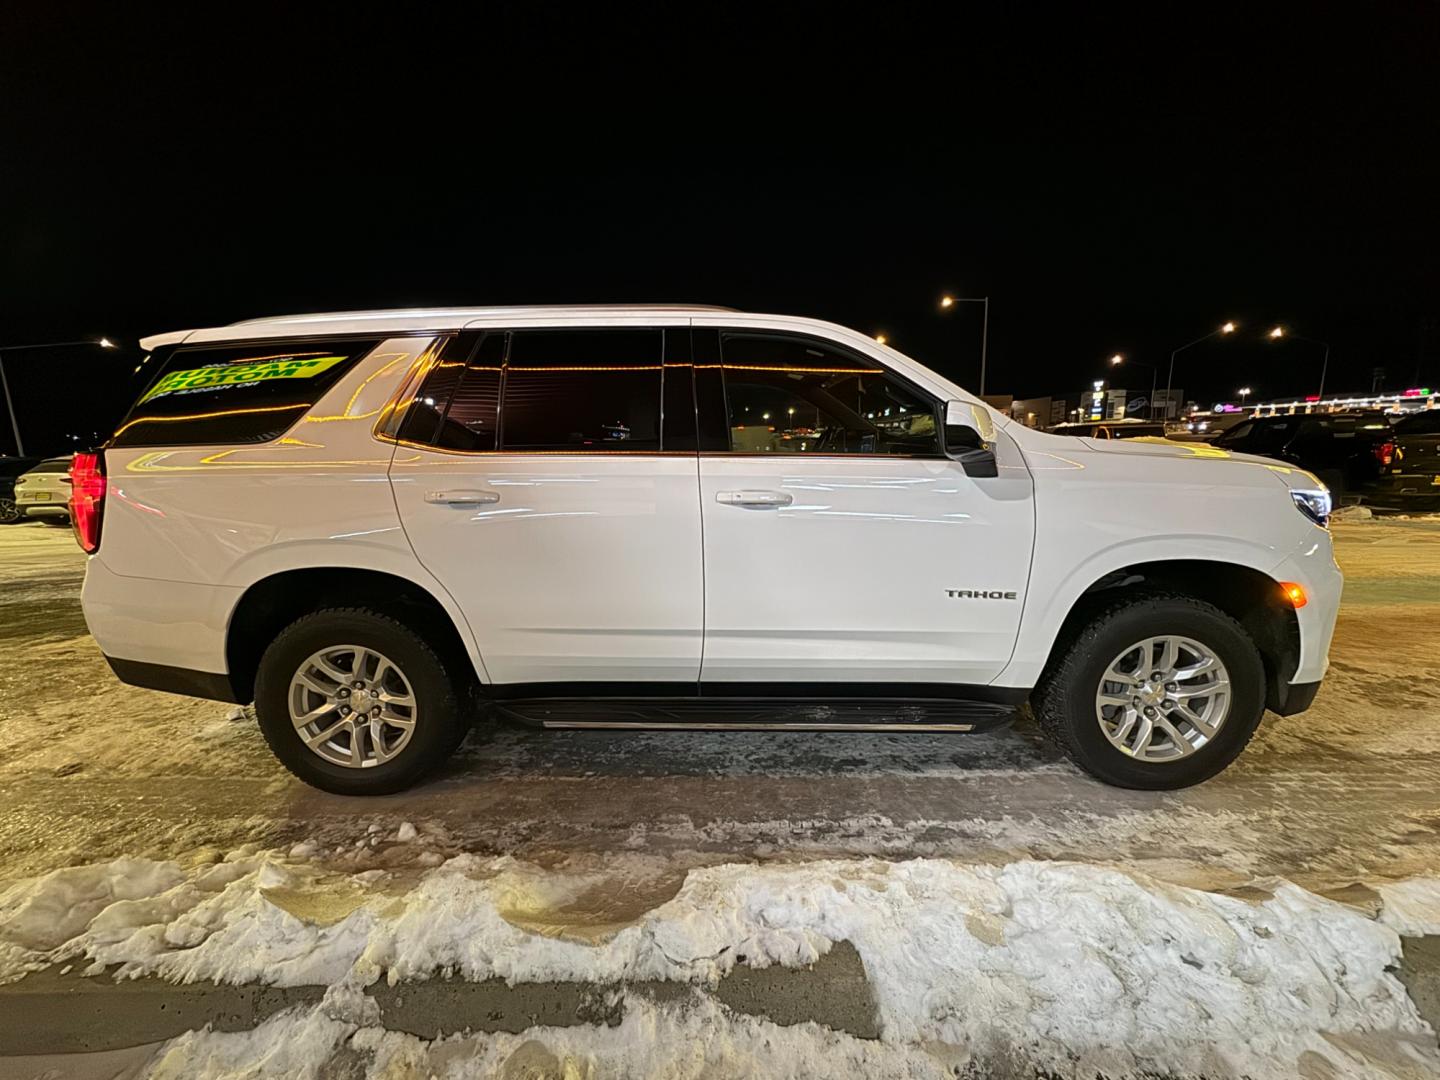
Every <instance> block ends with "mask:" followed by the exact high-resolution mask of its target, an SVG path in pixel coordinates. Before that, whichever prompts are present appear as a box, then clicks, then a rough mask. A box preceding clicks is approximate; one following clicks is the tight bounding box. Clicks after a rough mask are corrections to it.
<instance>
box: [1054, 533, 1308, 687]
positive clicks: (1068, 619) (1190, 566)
mask: <svg viewBox="0 0 1440 1080" xmlns="http://www.w3.org/2000/svg"><path fill="white" fill-rule="evenodd" d="M1127 589H1129V590H1135V591H1136V592H1137V593H1139V592H1141V591H1145V590H1152V589H1163V590H1166V591H1170V592H1178V593H1183V594H1184V595H1186V596H1191V597H1194V598H1195V599H1197V600H1203V601H1205V602H1206V603H1209V604H1213V605H1214V606H1215V607H1217V608H1219V609H1220V610H1221V611H1223V612H1225V613H1226V614H1227V615H1229V616H1230V617H1231V618H1233V619H1235V621H1236V622H1238V623H1240V625H1241V626H1242V627H1243V628H1244V630H1245V632H1246V633H1247V634H1248V635H1249V636H1250V639H1251V640H1252V641H1254V642H1255V646H1256V648H1257V649H1258V650H1259V651H1260V657H1261V660H1262V662H1263V663H1264V665H1265V704H1266V707H1267V708H1270V709H1273V710H1276V711H1282V710H1283V707H1284V704H1285V700H1286V696H1287V692H1288V690H1289V685H1290V679H1291V677H1292V676H1293V675H1294V674H1295V671H1296V669H1297V667H1298V665H1299V662H1300V621H1299V619H1298V618H1297V617H1296V615H1295V609H1294V607H1293V606H1292V605H1291V604H1290V603H1288V602H1287V601H1286V600H1285V597H1284V594H1283V592H1282V590H1281V589H1280V587H1279V582H1278V581H1276V579H1275V578H1273V577H1271V576H1270V575H1269V574H1267V573H1265V572H1264V571H1262V570H1258V569H1256V568H1255V567H1253V566H1246V565H1244V564H1241V563H1235V562H1224V561H1218V560H1212V559H1196V558H1173V559H1152V560H1146V561H1140V562H1134V563H1128V564H1126V565H1124V566H1120V567H1117V568H1115V569H1113V570H1110V571H1108V572H1107V573H1105V574H1103V575H1101V576H1099V577H1098V578H1095V579H1094V580H1092V581H1091V582H1090V583H1089V584H1088V585H1087V586H1086V587H1085V588H1084V589H1083V590H1082V591H1081V592H1080V593H1079V595H1078V596H1076V597H1075V598H1074V601H1073V602H1072V603H1071V605H1070V608H1069V610H1068V611H1067V612H1066V614H1065V617H1064V619H1063V620H1062V621H1061V622H1060V624H1059V627H1058V629H1057V631H1056V634H1055V637H1054V639H1053V640H1052V641H1051V643H1050V648H1049V650H1048V653H1047V657H1046V660H1045V666H1046V667H1048V666H1049V665H1050V664H1051V663H1052V662H1053V660H1054V658H1055V656H1056V655H1057V653H1058V652H1059V651H1060V650H1061V649H1062V648H1063V647H1064V646H1065V643H1066V642H1068V641H1070V640H1071V639H1072V638H1073V637H1074V635H1075V634H1076V633H1077V631H1078V629H1079V628H1080V627H1083V626H1084V625H1085V623H1086V621H1087V619H1088V618H1089V617H1090V615H1091V614H1092V613H1093V612H1094V611H1095V610H1096V608H1098V607H1099V606H1101V605H1103V604H1106V603H1108V602H1110V601H1112V600H1114V599H1115V598H1116V596H1117V595H1119V594H1121V593H1123V591H1124V590H1127Z"/></svg>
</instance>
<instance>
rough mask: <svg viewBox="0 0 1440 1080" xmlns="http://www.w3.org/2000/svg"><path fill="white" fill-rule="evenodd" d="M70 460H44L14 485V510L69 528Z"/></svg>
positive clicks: (61, 458)
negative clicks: (67, 525)
mask: <svg viewBox="0 0 1440 1080" xmlns="http://www.w3.org/2000/svg"><path fill="white" fill-rule="evenodd" d="M71 456H72V455H70V454H67V455H65V456H64V457H53V458H46V459H45V460H44V461H42V462H40V464H39V465H36V466H35V467H34V468H33V469H30V470H29V471H28V472H25V473H23V474H21V476H20V478H19V479H18V480H16V481H15V508H16V509H17V510H19V511H20V513H21V514H22V515H24V516H25V517H29V518H39V519H41V520H42V521H50V522H54V523H55V524H57V525H66V524H69V522H70V459H71Z"/></svg>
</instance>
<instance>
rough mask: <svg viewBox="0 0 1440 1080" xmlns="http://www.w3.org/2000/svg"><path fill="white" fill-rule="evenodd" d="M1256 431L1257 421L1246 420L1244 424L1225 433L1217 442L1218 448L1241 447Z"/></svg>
mask: <svg viewBox="0 0 1440 1080" xmlns="http://www.w3.org/2000/svg"><path fill="white" fill-rule="evenodd" d="M1254 430H1255V421H1253V420H1246V421H1245V422H1244V423H1243V424H1236V425H1235V426H1234V427H1233V428H1231V429H1230V430H1229V431H1226V432H1224V433H1223V434H1221V436H1220V437H1219V438H1218V439H1216V440H1215V445H1216V446H1239V445H1240V444H1241V443H1243V442H1244V441H1245V440H1246V439H1248V438H1249V437H1250V434H1251V432H1253V431H1254Z"/></svg>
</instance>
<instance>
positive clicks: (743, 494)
mask: <svg viewBox="0 0 1440 1080" xmlns="http://www.w3.org/2000/svg"><path fill="white" fill-rule="evenodd" d="M715 501H716V502H718V503H722V504H723V505H725V506H748V507H752V508H755V509H765V508H766V507H780V506H789V505H790V504H791V503H793V502H794V501H795V497H794V496H793V495H790V494H788V493H786V492H784V491H717V492H716V493H715Z"/></svg>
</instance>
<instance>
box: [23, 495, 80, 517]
mask: <svg viewBox="0 0 1440 1080" xmlns="http://www.w3.org/2000/svg"><path fill="white" fill-rule="evenodd" d="M15 506H16V508H17V509H18V510H19V511H20V512H21V513H22V514H24V515H25V516H26V517H32V518H42V517H56V518H62V517H63V518H68V517H69V516H70V507H68V506H66V505H65V504H64V503H52V502H24V501H22V500H20V499H16V500H15Z"/></svg>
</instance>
